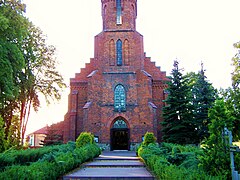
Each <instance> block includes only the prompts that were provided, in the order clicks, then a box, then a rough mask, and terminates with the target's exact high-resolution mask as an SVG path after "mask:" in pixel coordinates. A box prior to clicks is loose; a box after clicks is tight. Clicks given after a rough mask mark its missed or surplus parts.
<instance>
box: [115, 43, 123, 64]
mask: <svg viewBox="0 0 240 180" xmlns="http://www.w3.org/2000/svg"><path fill="white" fill-rule="evenodd" d="M116 49H117V65H118V66H122V41H121V40H120V39H119V40H117V44H116Z"/></svg>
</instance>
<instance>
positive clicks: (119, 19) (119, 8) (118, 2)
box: [116, 0, 122, 24]
mask: <svg viewBox="0 0 240 180" xmlns="http://www.w3.org/2000/svg"><path fill="white" fill-rule="evenodd" d="M116 7H117V24H122V5H121V0H116Z"/></svg>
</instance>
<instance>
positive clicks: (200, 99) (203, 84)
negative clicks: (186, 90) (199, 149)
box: [187, 64, 217, 143]
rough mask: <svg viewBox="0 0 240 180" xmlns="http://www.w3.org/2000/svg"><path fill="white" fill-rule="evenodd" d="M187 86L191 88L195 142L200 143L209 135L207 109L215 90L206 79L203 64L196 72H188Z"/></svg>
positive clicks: (213, 98)
mask: <svg viewBox="0 0 240 180" xmlns="http://www.w3.org/2000/svg"><path fill="white" fill-rule="evenodd" d="M187 78H188V86H189V87H190V89H191V102H192V105H193V121H194V126H195V130H196V136H195V137H196V142H198V143H200V142H201V141H202V140H203V139H204V138H206V137H208V136H209V132H208V124H209V122H210V120H209V117H208V110H209V109H210V108H211V107H212V104H213V103H214V101H215V99H216V97H217V91H216V90H215V89H214V87H213V86H212V84H210V83H209V82H208V81H207V77H206V76H205V72H204V68H203V64H202V67H201V70H200V71H199V72H198V73H193V72H191V73H188V74H187Z"/></svg>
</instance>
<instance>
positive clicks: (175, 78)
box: [162, 61, 195, 144]
mask: <svg viewBox="0 0 240 180" xmlns="http://www.w3.org/2000/svg"><path fill="white" fill-rule="evenodd" d="M180 71H181V70H180V69H179V65H178V61H174V68H173V70H172V72H171V77H169V78H170V81H169V83H168V89H167V91H168V92H169V94H168V97H167V99H166V101H165V102H166V104H167V105H166V106H165V107H164V108H163V119H164V121H163V122H162V126H163V129H162V131H163V140H164V141H166V142H171V143H178V144H192V143H195V142H194V135H195V132H194V131H195V130H194V124H193V121H192V105H191V104H190V88H189V87H188V86H187V79H186V78H185V77H184V76H183V75H182V73H181V72H180Z"/></svg>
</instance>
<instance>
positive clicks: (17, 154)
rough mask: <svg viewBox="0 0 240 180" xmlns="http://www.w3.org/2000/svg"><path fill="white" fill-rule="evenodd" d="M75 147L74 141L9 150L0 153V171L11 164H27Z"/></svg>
mask: <svg viewBox="0 0 240 180" xmlns="http://www.w3.org/2000/svg"><path fill="white" fill-rule="evenodd" d="M74 149H75V143H74V142H72V143H71V142H69V143H68V144H64V145H60V146H48V147H44V148H38V149H26V150H10V151H6V152H4V153H1V154H0V172H1V171H3V170H4V169H5V167H8V166H12V165H29V164H30V163H32V162H36V161H38V160H39V159H40V158H42V157H43V156H45V155H46V154H49V153H54V152H67V151H73V150H74Z"/></svg>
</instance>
